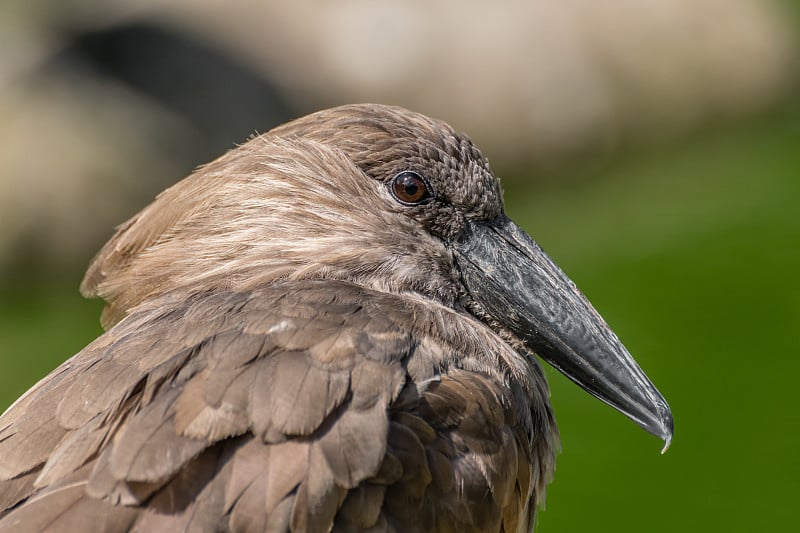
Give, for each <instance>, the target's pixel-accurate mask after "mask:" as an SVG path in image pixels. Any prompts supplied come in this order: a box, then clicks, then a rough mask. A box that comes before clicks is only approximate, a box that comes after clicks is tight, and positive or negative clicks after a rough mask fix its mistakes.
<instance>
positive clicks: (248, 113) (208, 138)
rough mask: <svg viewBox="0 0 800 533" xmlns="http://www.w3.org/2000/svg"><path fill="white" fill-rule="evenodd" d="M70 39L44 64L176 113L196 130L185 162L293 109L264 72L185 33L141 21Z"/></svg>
mask: <svg viewBox="0 0 800 533" xmlns="http://www.w3.org/2000/svg"><path fill="white" fill-rule="evenodd" d="M70 41H71V42H70V43H69V44H68V45H67V46H66V47H65V48H64V49H63V50H61V51H60V52H59V53H57V54H56V55H55V56H54V57H52V58H51V60H50V61H49V62H48V63H47V64H46V65H45V66H44V69H45V71H47V70H51V69H53V70H56V71H61V72H63V71H65V70H66V71H71V72H75V73H79V74H80V75H84V76H85V75H87V74H88V75H91V76H102V77H105V78H110V79H113V80H114V81H115V82H116V83H122V84H125V85H126V86H128V87H129V88H132V89H134V90H136V91H138V92H140V93H141V94H142V95H144V96H146V97H147V98H150V99H152V100H154V101H155V102H157V103H158V104H160V105H161V106H163V107H165V108H167V109H168V110H169V111H171V112H173V113H175V114H177V115H178V116H180V117H181V118H182V119H184V120H185V121H186V122H187V123H188V124H189V125H190V126H191V128H192V129H193V130H194V132H195V134H196V136H195V138H193V139H192V142H191V143H189V144H188V146H189V147H190V150H189V152H187V153H183V154H181V155H182V156H184V157H185V158H188V159H187V160H186V164H187V165H194V164H196V163H197V161H206V160H208V159H209V158H213V157H216V156H218V155H220V154H221V153H223V152H224V151H226V150H228V149H230V148H232V147H233V143H234V142H239V141H242V140H244V139H243V135H248V134H252V133H255V132H256V131H266V130H269V129H270V128H272V127H273V126H275V125H277V124H280V123H282V122H285V121H287V120H289V119H291V118H292V117H293V116H294V113H292V112H291V110H290V107H289V106H288V105H287V103H286V102H285V100H284V99H283V98H282V97H281V95H280V93H279V92H278V90H277V89H276V88H275V86H274V85H273V84H271V83H270V81H269V80H268V79H266V78H265V77H264V76H262V75H260V74H256V73H255V72H253V71H252V70H250V69H248V68H247V67H246V66H244V65H243V64H241V63H239V62H237V61H236V60H235V58H234V57H232V56H231V55H229V54H225V53H223V52H221V51H218V50H215V49H214V48H211V47H210V46H209V45H208V44H207V43H203V42H199V41H195V40H193V39H192V38H191V37H190V36H189V35H187V34H185V33H179V32H177V31H176V30H173V29H170V28H165V27H161V26H158V25H156V24H151V23H148V22H146V21H140V22H132V23H130V24H124V25H121V26H115V27H110V28H101V29H90V30H84V31H78V32H74V34H73V37H72V38H71V39H70ZM87 71H88V72H87Z"/></svg>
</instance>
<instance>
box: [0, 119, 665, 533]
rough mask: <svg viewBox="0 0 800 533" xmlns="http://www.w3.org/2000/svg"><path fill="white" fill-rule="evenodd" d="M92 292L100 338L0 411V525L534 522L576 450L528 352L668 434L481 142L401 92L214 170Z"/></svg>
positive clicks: (610, 336)
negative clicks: (556, 473) (560, 427)
mask: <svg viewBox="0 0 800 533" xmlns="http://www.w3.org/2000/svg"><path fill="white" fill-rule="evenodd" d="M81 291H82V292H83V294H84V295H86V296H99V297H102V298H104V299H105V300H106V302H107V303H108V305H107V306H106V308H105V310H104V312H103V316H102V323H103V325H104V327H105V328H106V329H107V331H106V333H104V334H103V335H101V336H100V337H99V338H98V339H97V340H95V341H94V342H92V343H91V344H90V345H89V346H87V347H86V348H85V349H83V350H82V351H81V352H80V353H78V354H77V355H75V356H74V357H72V358H71V359H69V360H67V361H66V362H65V363H64V364H62V365H61V366H60V367H58V368H57V369H56V370H54V371H53V372H52V373H51V374H50V375H48V376H47V377H45V378H44V379H43V380H42V381H40V382H39V383H38V384H36V385H35V386H34V387H33V388H32V389H30V390H29V391H28V392H27V393H26V394H24V395H23V396H22V397H21V398H20V399H19V400H17V402H16V403H15V404H14V405H12V406H11V407H10V408H9V409H8V410H7V411H6V412H5V414H3V415H2V417H0V531H2V532H11V531H13V532H29V531H37V532H38V531H54V532H55V531H58V532H63V531H80V532H90V531H128V530H132V531H142V532H149V531H238V532H250V531H289V530H291V531H330V530H335V531H361V530H370V531H398V532H407V531H408V532H413V531H454V532H456V531H457V532H467V531H485V532H489V531H493V532H494V531H504V532H516V531H530V529H531V528H532V527H533V520H534V517H535V512H536V508H537V504H538V503H540V502H541V501H542V500H543V498H544V491H545V484H546V483H547V482H548V480H549V479H550V477H551V474H552V471H553V461H554V451H555V450H556V448H557V447H558V434H557V431H556V425H555V421H554V418H553V413H552V410H551V407H550V403H549V399H548V398H549V392H548V388H547V384H546V382H545V378H544V375H543V373H542V369H541V367H540V366H539V363H538V362H537V360H536V358H535V357H534V355H533V354H534V353H536V354H538V355H540V356H541V357H542V358H544V359H545V360H546V361H548V362H549V363H550V364H552V365H553V366H555V367H556V368H557V369H558V370H560V371H561V372H563V373H564V374H566V375H567V376H568V377H569V378H570V379H572V380H573V381H575V382H576V383H577V384H578V385H580V386H581V387H583V388H584V389H586V390H587V391H589V392H590V393H591V394H593V395H595V396H596V397H598V398H599V399H601V400H603V401H604V402H606V403H608V404H610V405H612V406H614V407H615V408H617V409H619V410H620V411H622V412H623V413H624V414H626V415H627V416H628V417H630V418H631V419H633V421H635V422H636V423H637V424H639V425H640V426H642V427H643V428H644V429H646V430H647V431H649V432H651V433H653V434H655V435H657V436H659V437H661V438H663V439H665V440H666V441H667V443H669V440H670V438H671V436H672V417H671V414H670V410H669V407H668V406H667V403H666V402H665V400H664V399H663V398H662V396H661V395H660V394H659V393H658V391H657V390H656V388H655V387H654V386H653V384H652V383H651V382H650V381H649V380H648V379H647V377H646V376H645V375H644V373H643V372H642V371H641V370H640V369H639V367H638V366H637V365H636V363H635V362H634V360H633V358H632V357H631V356H630V355H629V353H628V352H627V351H626V349H625V348H624V347H623V345H622V344H621V343H620V341H619V340H618V339H617V337H616V336H615V335H614V333H612V331H611V330H610V328H609V327H608V326H607V325H606V323H605V322H604V321H603V320H602V318H601V317H600V316H599V315H598V314H597V312H596V311H595V310H594V309H593V308H592V306H591V305H590V304H589V302H588V301H587V300H586V298H585V297H584V296H583V295H582V294H581V293H580V292H579V291H578V289H577V288H576V287H575V285H574V284H573V283H572V282H571V281H570V280H569V279H568V278H567V276H566V275H565V274H564V273H563V272H561V270H559V268H558V267H557V266H556V265H555V264H554V263H553V262H552V260H551V259H550V258H549V257H548V256H547V255H546V254H545V253H544V252H543V251H542V250H541V249H540V248H539V246H538V245H537V244H536V243H535V242H534V241H533V240H532V239H531V238H530V237H529V236H528V235H526V234H525V233H524V232H523V231H522V230H521V229H519V228H518V227H517V226H516V225H514V223H513V222H511V221H510V220H509V219H508V218H507V217H506V216H505V215H504V213H503V202H502V197H501V191H500V184H499V182H498V180H497V178H495V176H494V175H493V174H492V172H491V171H490V169H489V165H488V163H487V161H486V159H485V158H484V157H483V156H482V155H481V153H480V152H479V151H478V149H477V148H476V147H475V146H474V145H473V144H472V143H471V142H470V141H469V140H468V139H467V138H466V137H465V136H464V135H462V134H459V133H456V132H455V131H454V130H453V129H452V128H450V127H449V126H447V125H446V124H444V123H442V122H440V121H438V120H433V119H430V118H427V117H425V116H422V115H419V114H416V113H412V112H410V111H407V110H404V109H400V108H396V107H386V106H379V105H353V106H345V107H339V108H335V109H330V110H327V111H321V112H319V113H315V114H312V115H309V116H307V117H304V118H301V119H299V120H296V121H294V122H291V123H288V124H286V125H283V126H280V127H278V128H275V129H273V130H272V131H270V132H269V133H266V134H264V135H260V136H258V137H255V138H253V139H252V140H250V141H249V142H247V143H245V144H244V145H242V146H239V147H238V148H236V149H234V150H231V151H230V152H228V153H227V154H225V155H224V156H222V157H221V158H219V159H217V160H216V161H213V162H212V163H209V164H208V165H206V166H204V167H201V168H200V169H198V170H197V171H195V172H194V173H193V174H192V175H190V176H189V177H188V178H186V179H184V180H183V181H181V182H179V183H177V184H176V185H175V186H173V187H171V188H170V189H168V190H166V191H165V192H163V193H162V194H160V195H159V196H158V198H157V199H156V200H155V201H154V202H153V203H152V204H151V205H149V206H148V207H146V208H145V209H144V210H143V211H141V212H140V213H139V214H137V215H136V216H134V217H133V218H132V219H130V220H129V221H128V222H126V223H125V224H123V225H122V226H121V227H120V228H119V229H118V231H117V232H116V234H115V235H114V237H113V238H112V239H111V241H109V242H108V244H106V245H105V247H104V248H103V249H102V250H101V251H100V253H99V254H98V255H97V257H96V258H95V259H94V261H93V262H92V264H91V266H90V267H89V271H88V272H87V274H86V277H85V279H84V281H83V284H82V286H81Z"/></svg>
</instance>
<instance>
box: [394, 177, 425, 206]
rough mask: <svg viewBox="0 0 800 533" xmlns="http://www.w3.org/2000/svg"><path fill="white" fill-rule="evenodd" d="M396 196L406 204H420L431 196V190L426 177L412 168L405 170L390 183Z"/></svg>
mask: <svg viewBox="0 0 800 533" xmlns="http://www.w3.org/2000/svg"><path fill="white" fill-rule="evenodd" d="M390 187H391V190H392V194H393V195H394V197H395V198H396V199H397V200H399V201H400V202H401V203H404V204H412V205H415V204H420V203H422V202H424V201H425V200H427V199H428V198H430V197H431V190H430V187H429V186H428V183H427V182H426V181H425V179H424V178H423V177H422V176H420V175H419V174H417V173H416V172H412V171H410V170H405V171H403V172H401V173H399V174H398V175H396V176H395V177H394V178H392V181H391V183H390Z"/></svg>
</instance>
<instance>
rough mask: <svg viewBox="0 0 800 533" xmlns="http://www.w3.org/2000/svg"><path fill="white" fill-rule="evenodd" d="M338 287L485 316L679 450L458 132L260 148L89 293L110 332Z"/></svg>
mask: <svg viewBox="0 0 800 533" xmlns="http://www.w3.org/2000/svg"><path fill="white" fill-rule="evenodd" d="M282 279H291V280H297V279H337V280H344V281H349V282H353V283H357V284H360V285H363V286H366V287H369V288H372V289H375V290H379V291H384V292H392V293H397V294H403V293H413V294H415V295H420V296H422V297H424V298H428V299H430V300H433V301H435V302H437V303H439V304H442V305H444V306H447V307H450V308H453V309H455V310H457V311H461V312H464V313H469V314H471V315H473V316H474V317H476V318H478V319H479V320H481V321H482V322H484V323H485V324H486V325H487V326H488V327H490V328H491V329H493V330H494V331H495V332H497V333H498V334H500V335H501V337H503V338H504V339H506V340H508V341H509V342H510V343H511V344H512V345H514V346H515V347H517V348H518V350H520V351H522V352H526V353H527V352H534V353H537V354H538V355H540V356H541V357H542V358H543V359H545V360H546V361H547V362H549V363H550V364H551V365H552V366H554V367H555V368H556V369H558V370H559V371H560V372H562V373H563V374H565V375H566V376H567V377H568V378H570V379H571V380H572V381H574V382H575V383H577V384H578V385H580V386H581V387H582V388H584V389H585V390H586V391H588V392H589V393H591V394H592V395H594V396H596V397H597V398H599V399H600V400H602V401H604V402H606V403H608V404H610V405H611V406H613V407H615V408H616V409H618V410H619V411H621V412H622V413H624V414H625V415H626V416H628V417H629V418H631V419H632V420H633V421H634V422H636V423H637V424H639V425H640V426H641V427H643V428H644V429H645V430H647V431H649V432H650V433H652V434H654V435H656V436H658V437H660V438H662V439H664V440H665V441H666V442H667V445H668V444H669V440H670V439H671V437H672V415H671V413H670V410H669V407H668V405H667V403H666V401H665V400H664V398H663V397H662V396H661V394H660V393H659V392H658V390H657V389H656V388H655V386H654V385H653V384H652V383H651V382H650V380H649V379H648V378H647V376H646V375H645V374H644V372H643V371H642V370H641V369H640V368H639V366H638V365H637V364H636V362H635V361H634V359H633V357H632V356H631V355H630V354H629V352H628V351H627V350H626V348H625V347H624V346H623V345H622V343H621V342H620V341H619V339H618V338H617V336H616V335H615V334H614V333H613V332H612V330H611V329H610V327H609V326H608V325H607V324H606V323H605V321H604V320H603V319H602V318H601V317H600V315H599V314H598V313H597V312H596V311H595V310H594V308H593V307H592V305H591V304H590V303H589V301H588V300H587V299H586V298H585V296H584V295H583V294H582V293H581V292H580V291H579V290H578V289H577V287H576V286H575V284H574V283H572V282H571V281H570V279H569V278H568V277H567V276H566V275H565V274H564V273H563V272H562V271H561V269H559V267H558V266H556V264H555V263H554V262H553V261H552V260H551V259H550V258H549V257H548V256H547V254H545V252H544V251H542V249H541V248H540V247H539V246H538V245H537V244H536V242H535V241H534V240H533V239H532V238H531V237H529V236H528V235H527V234H526V233H525V232H524V231H522V230H521V229H520V228H519V227H518V226H517V225H515V224H514V223H513V222H512V221H511V220H510V219H509V218H507V217H506V215H505V214H504V211H503V201H502V193H501V189H500V184H499V181H498V180H497V178H496V177H495V176H494V175H493V174H492V172H491V170H490V168H489V165H488V162H487V161H486V159H485V158H484V157H483V155H482V154H481V153H480V151H479V150H478V149H477V148H476V147H475V146H474V145H473V144H472V142H471V141H470V140H469V139H468V138H467V137H465V136H464V135H462V134H459V133H457V132H455V131H454V130H453V129H452V128H451V127H450V126H448V125H446V124H445V123H443V122H441V121H438V120H434V119H430V118H428V117H425V116H423V115H419V114H416V113H413V112H410V111H407V110H405V109H401V108H397V107H388V106H380V105H351V106H343V107H338V108H334V109H330V110H326V111H321V112H318V113H314V114H312V115H309V116H307V117H304V118H301V119H298V120H296V121H293V122H290V123H288V124H285V125H283V126H279V127H277V128H275V129H273V130H271V131H270V132H268V133H266V134H263V135H259V136H257V137H254V138H253V139H251V140H249V141H248V142H247V143H245V144H243V145H241V146H239V147H237V148H235V149H233V150H231V151H230V152H228V153H227V154H225V155H223V156H222V157H220V158H219V159H217V160H215V161H213V162H211V163H209V164H208V165H205V166H203V167H201V168H199V169H198V170H196V171H195V172H194V173H193V174H192V175H190V176H189V177H187V178H186V179H184V180H182V181H180V182H178V183H177V184H176V185H174V186H173V187H171V188H169V189H167V190H166V191H164V192H163V193H162V194H161V195H159V196H158V197H157V198H156V200H155V201H154V202H153V203H152V204H151V205H149V206H148V207H146V208H145V209H144V210H143V211H141V212H140V213H138V214H137V215H135V216H134V217H133V218H132V219H130V220H129V221H128V222H126V223H124V224H123V225H122V226H121V227H120V228H119V229H118V231H117V233H116V234H115V235H114V237H113V238H112V239H111V240H110V241H109V243H108V244H106V246H105V247H104V248H103V249H102V250H101V251H100V253H99V254H98V256H97V257H96V258H95V259H94V261H93V262H92V264H91V265H90V267H89V270H88V272H87V274H86V277H85V278H84V281H83V284H82V286H81V290H82V292H83V293H84V295H86V296H100V297H102V298H104V299H105V300H106V301H107V302H108V305H107V307H106V309H105V311H104V315H103V323H104V325H105V326H106V327H108V326H110V325H112V324H114V323H115V322H117V321H118V320H120V319H121V318H122V317H124V316H125V315H126V314H127V313H128V312H129V311H130V310H131V309H133V308H135V307H136V306H137V305H139V304H140V303H142V302H144V301H146V300H148V299H150V298H153V297H156V296H160V295H163V294H166V293H169V292H178V293H182V294H184V293H193V292H200V291H209V290H214V289H215V288H225V289H234V290H248V289H252V288H255V287H258V286H262V285H265V284H269V283H272V282H275V281H277V280H282Z"/></svg>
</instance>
